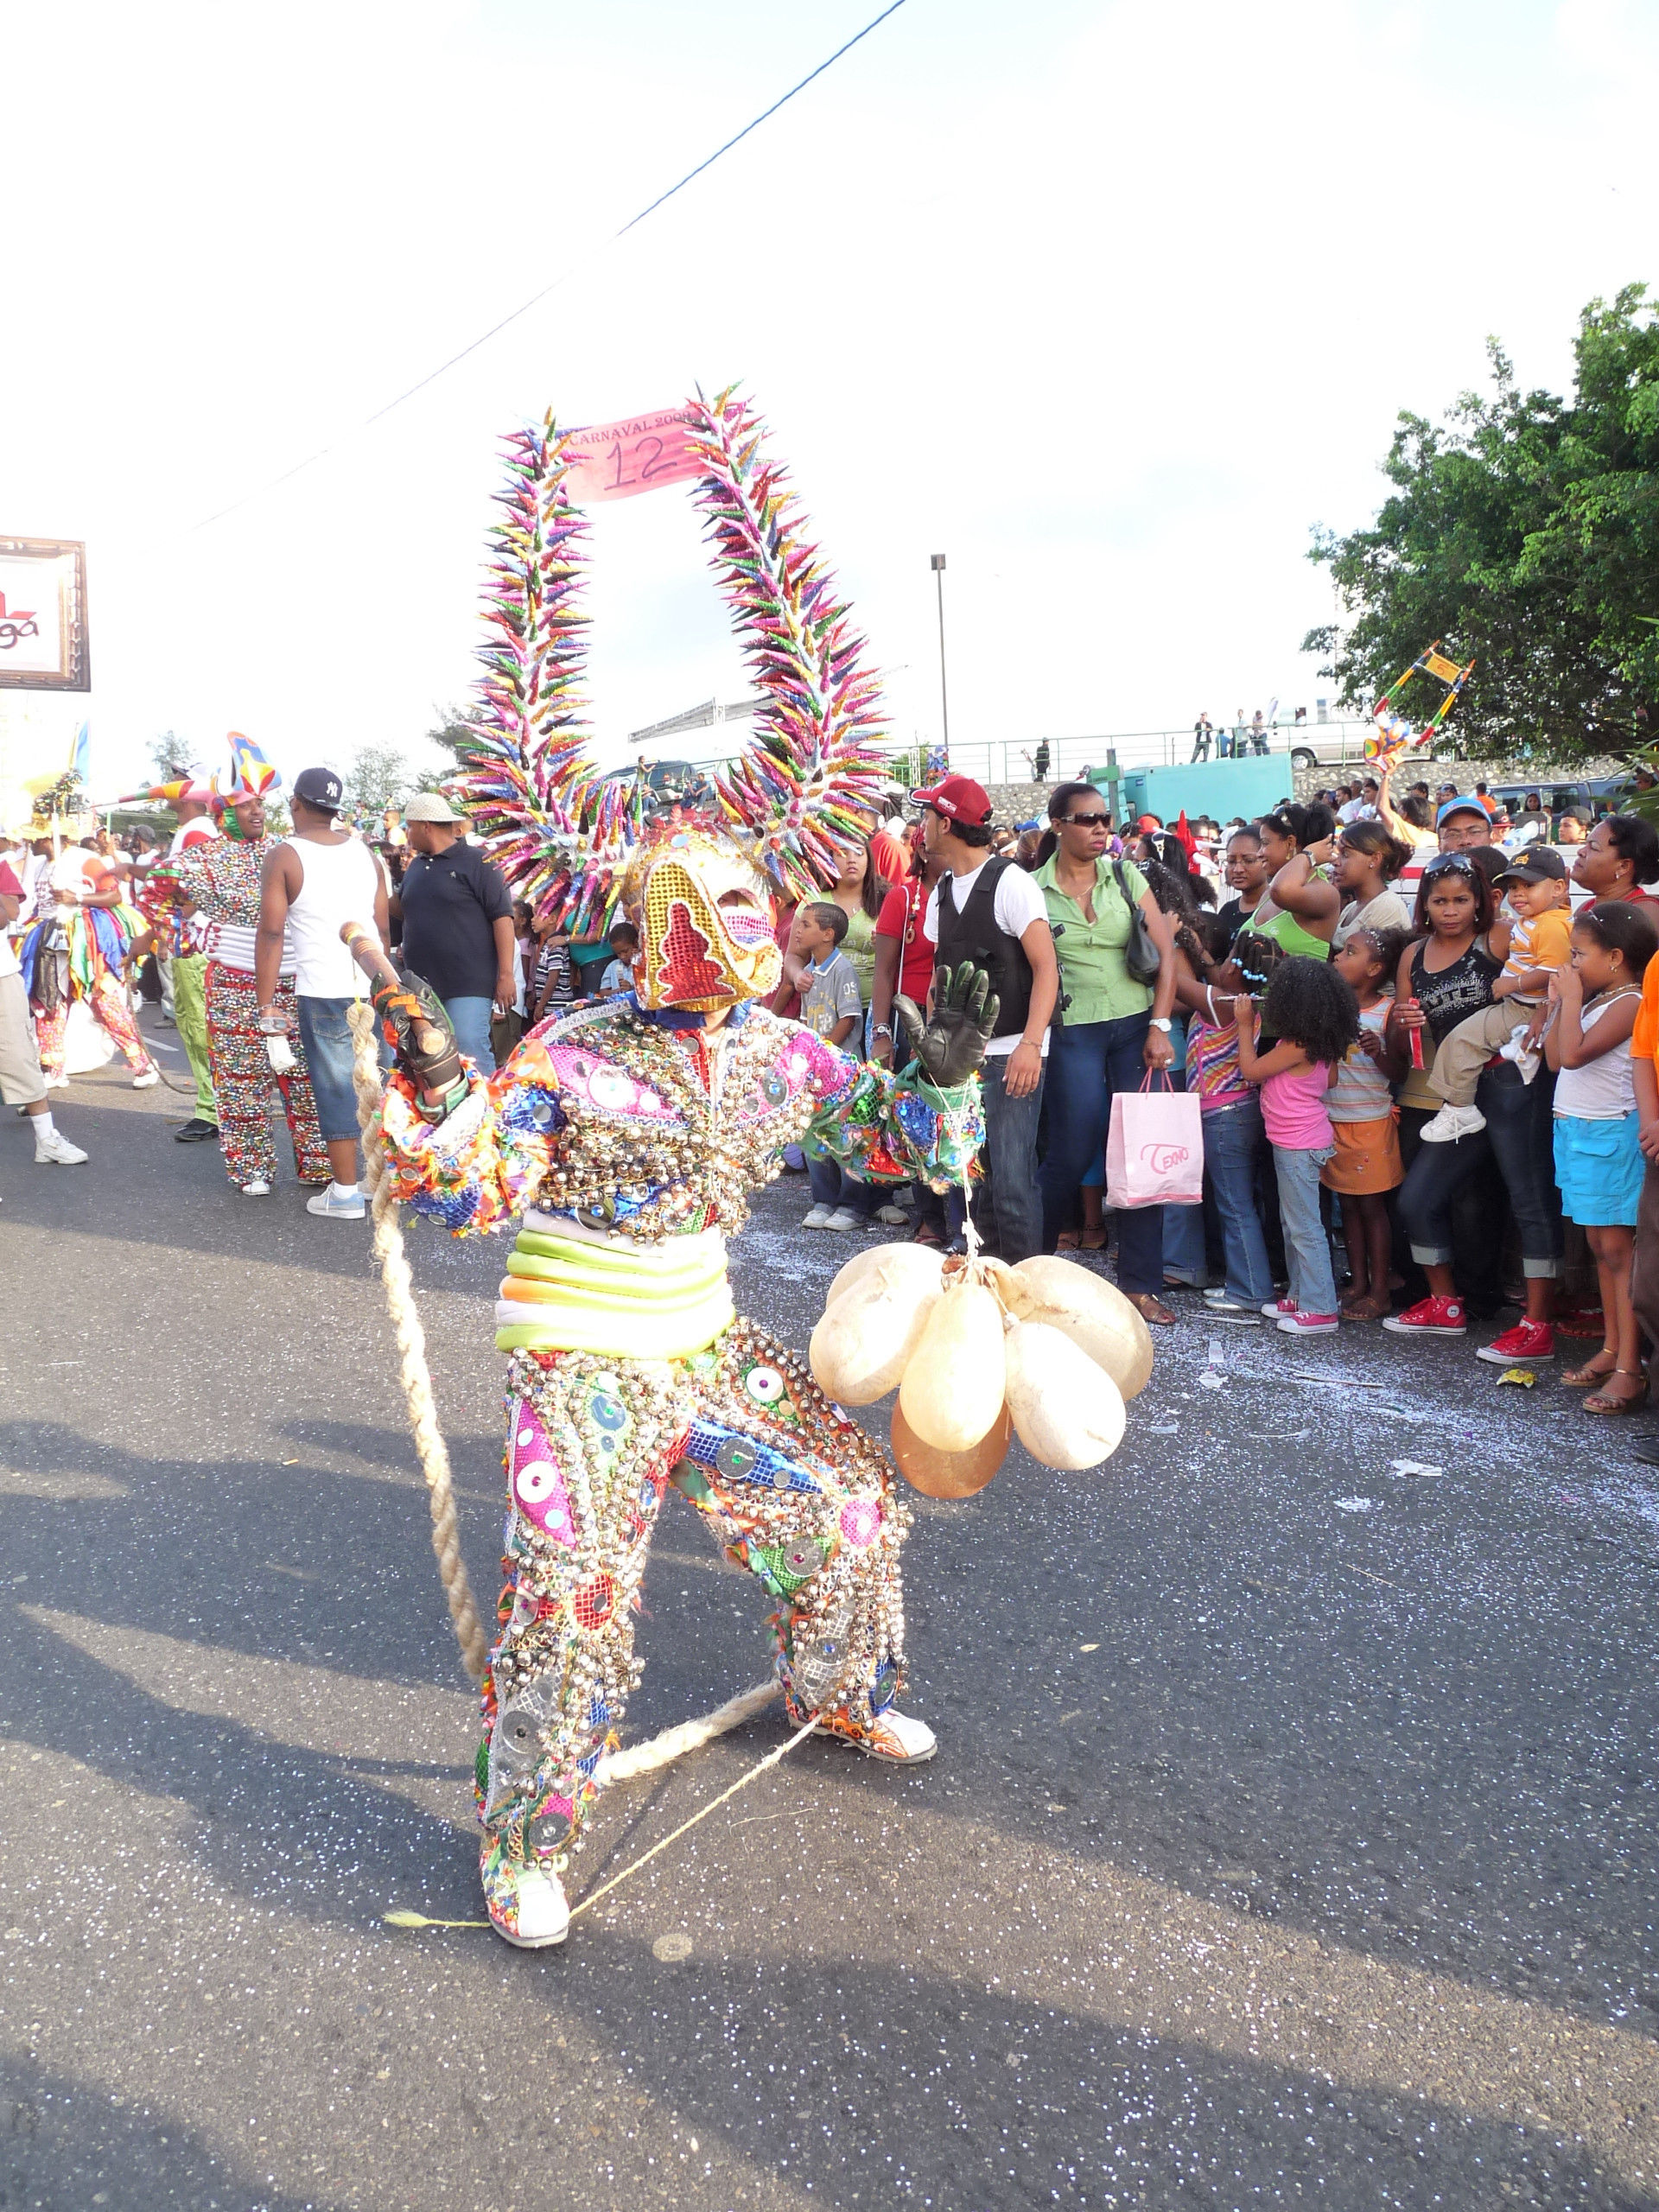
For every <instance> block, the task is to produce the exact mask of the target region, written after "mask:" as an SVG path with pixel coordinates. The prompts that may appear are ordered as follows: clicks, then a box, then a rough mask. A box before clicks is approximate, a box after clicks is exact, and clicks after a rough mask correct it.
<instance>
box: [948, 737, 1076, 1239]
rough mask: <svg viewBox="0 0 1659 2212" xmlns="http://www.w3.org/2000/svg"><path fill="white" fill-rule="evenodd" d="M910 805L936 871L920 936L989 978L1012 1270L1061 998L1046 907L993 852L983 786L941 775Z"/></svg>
mask: <svg viewBox="0 0 1659 2212" xmlns="http://www.w3.org/2000/svg"><path fill="white" fill-rule="evenodd" d="M911 798H912V803H913V804H915V805H917V806H919V807H920V808H921V809H922V840H923V849H924V850H925V852H926V853H928V854H929V855H937V856H938V860H939V861H941V862H942V863H943V867H942V869H941V873H940V875H939V880H938V882H937V883H936V884H935V885H934V887H933V889H932V891H931V893H930V894H929V897H928V902H927V916H926V919H925V922H924V923H923V925H922V926H923V930H924V932H925V935H927V936H928V937H931V938H932V940H933V942H934V944H936V945H937V946H938V962H939V965H940V966H941V967H943V968H950V969H956V968H957V967H959V966H960V965H961V964H962V963H963V961H972V962H974V963H976V965H977V966H979V967H981V968H984V969H988V970H989V972H990V978H991V988H992V989H993V990H994V991H995V993H996V996H997V1017H996V1026H995V1029H994V1030H993V1032H992V1034H991V1041H990V1043H989V1044H988V1046H986V1048H985V1058H984V1060H983V1062H982V1065H981V1068H980V1083H981V1088H982V1096H983V1100H984V1107H985V1149H986V1151H987V1153H988V1155H989V1158H990V1169H991V1192H990V1198H991V1213H992V1217H993V1219H994V1221H995V1232H996V1242H997V1245H998V1247H999V1249H1000V1253H1001V1257H1002V1258H1003V1259H1004V1260H1005V1261H1007V1264H1008V1265H1009V1266H1010V1267H1017V1266H1018V1265H1019V1263H1020V1261H1021V1260H1028V1259H1030V1258H1032V1257H1033V1255H1034V1254H1036V1253H1038V1252H1040V1251H1041V1250H1042V1249H1043V1202H1042V1196H1041V1193H1040V1192H1039V1188H1038V1183H1037V1122H1038V1117H1039V1114H1040V1112H1041V1109H1042V1103H1043V1071H1044V1069H1045V1066H1046V1061H1047V1054H1048V1025H1049V1023H1050V1022H1051V1021H1052V1020H1053V1017H1054V1007H1055V1003H1056V1001H1057V1000H1058V997H1059V991H1060V971H1059V965H1058V962H1057V960H1056V958H1055V955H1054V938H1053V935H1052V931H1050V929H1049V926H1048V908H1047V906H1046V903H1045V901H1044V899H1043V894H1042V893H1041V892H1040V891H1039V889H1038V888H1037V886H1036V884H1035V883H1034V882H1033V880H1032V878H1031V877H1030V876H1029V875H1027V874H1026V872H1025V870H1024V869H1023V868H1020V867H1018V866H1017V865H1016V864H1015V863H1014V861H1011V860H1006V859H1003V858H1001V857H999V856H996V855H993V854H992V851H991V802H990V797H989V794H988V792H987V791H986V789H985V787H984V785H982V784H976V782H975V781H974V779H973V778H972V777H971V776H946V777H945V778H944V779H943V780H942V781H941V782H939V783H937V784H934V785H931V786H930V787H929V788H928V789H927V790H925V791H912V793H911Z"/></svg>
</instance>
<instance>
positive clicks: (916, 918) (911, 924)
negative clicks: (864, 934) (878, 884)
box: [875, 879, 934, 1006]
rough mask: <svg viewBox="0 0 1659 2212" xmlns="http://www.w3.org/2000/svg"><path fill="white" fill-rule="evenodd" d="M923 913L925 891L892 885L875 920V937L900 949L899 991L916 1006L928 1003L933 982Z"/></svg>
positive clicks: (909, 884)
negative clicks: (894, 941) (893, 942)
mask: <svg viewBox="0 0 1659 2212" xmlns="http://www.w3.org/2000/svg"><path fill="white" fill-rule="evenodd" d="M926 912H927V893H926V890H925V888H924V887H923V886H922V885H921V884H920V883H918V882H917V881H915V880H914V879H912V880H910V881H908V882H906V883H895V884H894V885H893V888H892V890H891V891H889V892H888V893H887V897H886V898H885V899H883V900H882V901H881V912H880V913H879V914H878V915H877V916H876V918H875V933H876V935H877V937H890V938H896V939H897V940H898V942H899V945H900V946H901V947H902V950H901V951H900V953H899V990H900V991H901V992H902V993H903V995H905V997H906V998H907V999H914V1000H915V1001H916V1003H917V1005H918V1006H925V1004H926V1003H927V992H928V986H929V985H930V984H931V982H932V981H933V952H934V945H933V940H932V938H931V937H929V936H928V934H927V932H926V931H925V929H924V928H923V926H922V923H923V920H924V918H925V915H926Z"/></svg>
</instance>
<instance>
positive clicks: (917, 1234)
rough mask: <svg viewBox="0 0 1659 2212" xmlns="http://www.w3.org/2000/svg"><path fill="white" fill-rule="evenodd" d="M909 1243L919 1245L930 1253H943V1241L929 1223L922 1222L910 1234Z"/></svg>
mask: <svg viewBox="0 0 1659 2212" xmlns="http://www.w3.org/2000/svg"><path fill="white" fill-rule="evenodd" d="M910 1241H911V1243H912V1244H920V1245H922V1246H924V1247H925V1249H926V1250H928V1251H930V1252H943V1251H944V1237H943V1236H940V1234H939V1232H938V1230H937V1229H935V1228H934V1226H933V1224H932V1223H931V1221H924V1222H922V1223H920V1224H918V1227H917V1228H916V1229H915V1230H913V1231H912V1235H911V1239H910Z"/></svg>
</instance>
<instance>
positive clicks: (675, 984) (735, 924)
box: [622, 829, 783, 1014]
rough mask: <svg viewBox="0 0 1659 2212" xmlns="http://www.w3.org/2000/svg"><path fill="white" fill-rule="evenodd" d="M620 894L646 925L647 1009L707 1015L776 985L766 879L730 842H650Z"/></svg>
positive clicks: (642, 971)
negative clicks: (681, 1010)
mask: <svg viewBox="0 0 1659 2212" xmlns="http://www.w3.org/2000/svg"><path fill="white" fill-rule="evenodd" d="M622 900H623V905H624V906H626V909H627V911H628V913H629V915H630V917H631V918H632V921H633V923H634V925H635V926H636V927H637V928H638V930H639V960H638V961H637V963H635V968H634V975H635V978H636V991H637V995H638V997H639V1003H640V1005H641V1006H643V1007H652V1008H660V1007H683V1008H684V1009H685V1010H686V1011H687V1012H688V1013H694V1014H709V1013H712V1012H714V1011H715V1009H716V1008H717V1007H728V1006H735V1005H738V1004H740V1003H741V1001H744V1000H746V999H758V998H764V997H765V996H766V995H767V993H768V992H771V991H774V990H776V989H777V988H778V981H779V976H781V974H782V973H783V956H782V954H781V953H780V952H779V950H778V947H777V944H775V942H774V941H773V938H772V909H771V904H770V901H769V900H768V899H767V896H766V882H765V880H764V878H763V877H762V876H761V874H760V871H759V870H758V869H757V868H753V866H751V864H750V863H749V861H747V859H746V858H745V857H744V855H743V854H742V852H741V849H739V847H738V846H737V845H735V844H734V843H733V842H732V841H731V840H730V839H729V838H727V837H723V836H720V835H718V834H717V833H715V832H712V831H709V830H702V829H690V830H685V829H682V830H677V831H675V832H673V833H672V834H671V836H668V837H666V838H664V840H663V841H662V842H660V843H652V844H648V845H647V846H646V847H645V849H644V850H643V851H642V852H641V853H640V854H639V857H638V858H637V859H636V861H635V862H634V864H633V866H632V868H631V869H630V870H629V872H628V879H627V881H626V885H625V886H624V888H623V893H622Z"/></svg>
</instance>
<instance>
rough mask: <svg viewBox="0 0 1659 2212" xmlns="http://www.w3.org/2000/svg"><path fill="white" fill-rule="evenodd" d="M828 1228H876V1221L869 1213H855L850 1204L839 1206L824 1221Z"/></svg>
mask: <svg viewBox="0 0 1659 2212" xmlns="http://www.w3.org/2000/svg"><path fill="white" fill-rule="evenodd" d="M823 1225H824V1227H825V1228H826V1229H836V1230H842V1229H874V1226H875V1223H874V1220H873V1218H872V1217H870V1215H868V1214H867V1213H855V1212H854V1211H853V1210H852V1208H851V1207H850V1206H837V1207H836V1210H835V1211H834V1212H833V1213H832V1214H831V1215H830V1217H829V1220H828V1221H826V1222H825V1223H824V1224H823Z"/></svg>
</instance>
